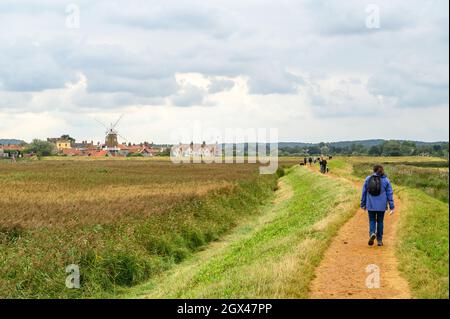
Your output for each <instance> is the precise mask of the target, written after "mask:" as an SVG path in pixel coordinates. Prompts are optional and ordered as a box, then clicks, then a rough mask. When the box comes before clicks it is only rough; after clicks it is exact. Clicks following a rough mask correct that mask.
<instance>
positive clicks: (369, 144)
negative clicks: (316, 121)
mask: <svg viewBox="0 0 450 319" xmlns="http://www.w3.org/2000/svg"><path fill="white" fill-rule="evenodd" d="M385 141H386V140H383V139H372V140H356V141H340V142H328V143H327V142H325V144H327V145H330V146H335V147H348V146H351V145H353V144H357V145H358V144H360V145H363V146H364V147H368V148H370V147H372V146H375V145H380V144H382V143H383V142H385ZM399 141H400V142H403V141H408V140H399ZM412 142H414V143H416V144H417V145H434V144H441V143H447V142H422V141H412ZM317 145H319V143H303V142H280V143H278V146H279V147H305V146H317Z"/></svg>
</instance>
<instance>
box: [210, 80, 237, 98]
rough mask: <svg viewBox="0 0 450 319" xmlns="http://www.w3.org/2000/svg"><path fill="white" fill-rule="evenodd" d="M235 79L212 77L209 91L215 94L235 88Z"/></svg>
mask: <svg viewBox="0 0 450 319" xmlns="http://www.w3.org/2000/svg"><path fill="white" fill-rule="evenodd" d="M233 86H234V81H232V80H227V79H217V78H213V79H211V84H210V85H209V87H208V93H210V94H214V93H219V92H223V91H229V90H231V89H232V88H233Z"/></svg>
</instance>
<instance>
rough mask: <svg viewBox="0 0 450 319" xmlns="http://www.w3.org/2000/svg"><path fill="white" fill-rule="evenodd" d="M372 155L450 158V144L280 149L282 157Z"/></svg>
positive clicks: (393, 142) (324, 145) (387, 143)
mask: <svg viewBox="0 0 450 319" xmlns="http://www.w3.org/2000/svg"><path fill="white" fill-rule="evenodd" d="M320 154H323V155H347V156H349V155H370V156H415V155H422V156H437V157H448V142H442V143H424V144H422V143H420V144H419V143H416V142H413V141H396V140H390V141H383V142H382V143H380V144H378V145H372V146H365V145H363V144H360V143H352V144H351V145H348V146H335V145H333V144H332V143H318V144H316V145H308V146H294V147H290V146H286V147H280V148H279V155H280V156H307V155H320Z"/></svg>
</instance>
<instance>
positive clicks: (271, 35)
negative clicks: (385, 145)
mask: <svg viewBox="0 0 450 319" xmlns="http://www.w3.org/2000/svg"><path fill="white" fill-rule="evenodd" d="M70 4H74V5H70ZM370 4H375V6H373V5H370ZM448 10H449V8H448V1H447V0H441V1H438V0H436V1H431V0H417V1H413V0H404V1H401V0H395V1H393V0H390V1H377V0H370V1H364V0H345V1H344V0H336V1H332V0H323V1H322V0H308V1H306V0H305V1H298V0H292V1H291V0H279V1H262V0H238V1H234V0H223V1H222V0H220V1H216V0H215V1H211V0H209V1H207V0H203V1H189V2H188V1H181V0H180V1H168V0H164V1H162V0H161V1H148V0H146V1H138V0H127V1H113V0H105V1H102V0H100V1H91V0H79V1H74V2H70V1H68V2H65V1H62V0H40V1H39V5H38V4H37V1H31V0H1V1H0V30H1V31H0V138H21V139H25V140H27V141H30V140H31V139H32V138H47V137H52V136H60V135H62V134H70V135H72V136H74V137H75V138H76V139H77V140H82V139H88V140H95V141H97V140H102V139H103V137H104V128H103V127H102V126H101V125H100V124H99V123H98V122H96V119H98V120H100V121H103V122H106V123H110V122H113V121H115V120H116V119H117V118H118V117H119V115H120V114H122V113H123V114H124V117H123V119H122V120H121V122H120V123H119V126H118V129H119V133H120V135H121V136H123V137H125V138H126V139H127V140H128V141H132V142H133V141H136V142H137V141H142V140H146V141H154V142H174V141H173V140H172V139H171V132H173V130H175V129H177V128H180V127H183V128H184V127H190V126H192V125H193V124H194V123H195V125H202V126H203V127H207V128H216V129H225V128H278V130H279V138H280V140H282V141H305V142H318V141H337V140H356V139H367V138H387V139H390V138H393V139H414V140H424V141H435V140H448V135H449V120H448V116H449V73H448V71H449V65H448V64H449V58H448V55H449V33H448V32H449V16H448ZM378 12H379V20H378V17H377V13H378ZM78 18H79V19H78ZM78 22H79V23H78ZM378 22H379V24H378Z"/></svg>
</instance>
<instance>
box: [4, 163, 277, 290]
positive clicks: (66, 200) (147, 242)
mask: <svg viewBox="0 0 450 319" xmlns="http://www.w3.org/2000/svg"><path fill="white" fill-rule="evenodd" d="M0 179H1V180H2V183H1V184H0V204H1V206H2V208H3V211H2V214H1V215H0V225H1V227H0V297H3V298H21V297H27V298H28V297H30V298H48V297H57V298H67V297H73V298H79V297H100V296H105V295H108V296H109V295H111V294H114V291H115V290H116V289H117V288H118V287H128V286H131V285H135V284H137V283H139V282H142V281H144V280H147V279H149V278H152V277H153V276H156V275H157V274H160V273H161V272H163V271H166V270H167V269H170V268H171V267H172V266H173V265H175V264H177V263H179V262H181V261H182V260H184V259H185V258H186V257H188V256H189V255H191V254H192V253H193V252H195V251H197V250H199V249H200V248H201V247H202V246H204V245H205V244H206V243H208V242H211V241H214V240H216V239H218V238H219V237H220V236H222V235H223V234H224V233H226V232H227V231H229V230H230V229H232V228H233V227H234V226H235V225H237V224H239V223H242V222H243V221H244V220H245V219H246V218H249V217H250V216H254V215H257V214H258V213H259V212H260V211H259V208H260V207H261V205H262V204H263V203H265V202H267V200H268V199H270V198H271V197H272V196H273V190H274V189H275V188H276V179H277V178H276V176H275V175H274V176H261V175H259V174H258V167H257V166H256V165H247V164H245V165H225V164H219V165H214V164H208V165H173V164H171V163H170V162H168V161H162V162H160V161H143V160H136V161H133V160H123V161H116V160H101V161H97V160H91V161H88V160H80V161H77V160H69V161H63V160H57V161H52V160H43V161H33V162H31V161H30V162H25V161H24V162H18V163H15V164H12V163H9V162H5V163H0ZM69 264H77V265H78V266H79V267H80V272H81V288H80V289H67V288H66V287H65V279H66V276H67V275H68V274H67V273H66V272H65V269H66V266H67V265H69Z"/></svg>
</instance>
